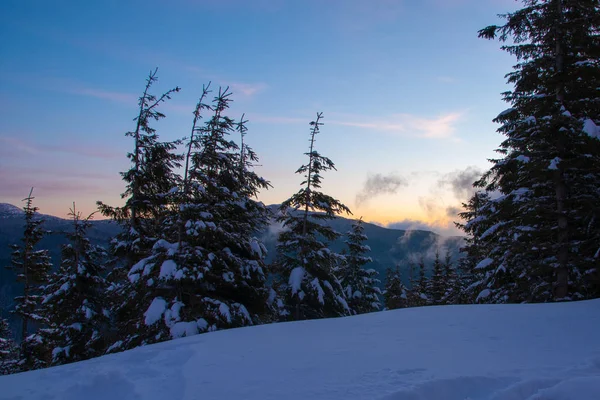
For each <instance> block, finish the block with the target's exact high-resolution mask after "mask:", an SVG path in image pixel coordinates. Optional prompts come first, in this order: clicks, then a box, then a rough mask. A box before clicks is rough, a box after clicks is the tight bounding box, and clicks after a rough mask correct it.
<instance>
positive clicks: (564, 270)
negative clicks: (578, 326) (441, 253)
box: [467, 0, 600, 302]
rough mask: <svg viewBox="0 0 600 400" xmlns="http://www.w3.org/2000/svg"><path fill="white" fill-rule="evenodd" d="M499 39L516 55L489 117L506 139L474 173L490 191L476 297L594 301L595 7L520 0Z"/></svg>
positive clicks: (599, 226) (598, 185) (599, 189)
mask: <svg viewBox="0 0 600 400" xmlns="http://www.w3.org/2000/svg"><path fill="white" fill-rule="evenodd" d="M523 3H524V7H523V8H522V9H520V10H517V11H515V12H513V13H509V14H506V15H504V16H503V17H504V18H505V19H506V24H505V25H502V26H489V27H487V28H485V29H483V30H481V31H480V33H479V35H480V37H483V38H488V39H492V38H495V37H496V36H499V39H500V40H501V41H503V42H509V43H510V44H506V45H504V46H503V49H504V50H506V51H508V52H509V53H510V54H513V55H515V56H516V57H517V60H518V62H519V63H518V64H517V65H516V66H515V68H514V71H513V72H511V73H509V74H508V75H507V77H508V82H509V83H512V84H514V89H513V90H511V91H508V92H506V93H504V99H505V100H506V101H507V102H509V103H510V104H511V108H509V109H508V110H506V111H504V112H502V113H501V114H500V115H498V117H496V119H495V122H498V123H500V124H502V126H501V127H500V128H499V132H500V133H502V134H503V135H505V136H506V139H505V140H504V141H503V142H502V143H501V145H500V148H499V149H498V153H499V154H500V156H501V157H500V158H498V159H494V160H491V162H492V163H493V166H492V168H491V170H490V171H489V172H488V173H486V174H485V175H484V177H483V179H482V184H483V185H484V187H485V190H486V191H487V192H488V193H498V196H497V197H495V198H493V199H490V200H489V202H488V204H487V205H486V206H485V207H484V208H483V210H481V211H482V215H481V216H480V217H479V219H478V220H468V221H467V224H471V225H484V226H489V228H488V229H487V230H485V232H483V233H482V234H481V236H479V238H478V240H479V241H480V243H481V245H482V248H483V249H485V254H484V255H482V256H480V258H479V259H478V260H476V261H474V263H476V266H475V268H476V269H477V270H480V271H481V272H482V274H484V277H483V280H482V287H483V288H484V289H483V290H482V291H481V292H480V293H479V295H478V299H479V300H480V301H487V302H523V301H527V302H539V301H549V300H552V299H554V300H569V299H578V298H583V297H594V296H597V295H598V294H599V292H598V286H597V284H598V282H597V281H594V280H593V278H592V277H594V276H595V274H597V272H598V269H597V265H598V257H599V256H598V238H599V236H600V223H599V221H600V218H599V217H600V215H599V209H598V207H597V204H599V201H600V173H599V172H598V171H600V140H599V139H600V137H599V136H600V135H599V133H598V132H599V130H598V125H600V107H599V106H598V104H599V99H600V96H599V92H598V87H600V63H599V62H598V60H599V58H600V38H599V36H598V30H599V29H600V7H599V2H598V0H524V1H523Z"/></svg>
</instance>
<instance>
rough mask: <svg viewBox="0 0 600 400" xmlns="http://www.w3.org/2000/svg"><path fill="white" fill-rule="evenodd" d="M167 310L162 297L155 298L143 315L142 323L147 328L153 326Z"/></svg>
mask: <svg viewBox="0 0 600 400" xmlns="http://www.w3.org/2000/svg"><path fill="white" fill-rule="evenodd" d="M166 308H167V302H166V301H165V299H163V298H162V297H156V298H154V300H152V303H151V304H150V307H148V309H147V310H146V312H145V313H144V317H146V318H145V319H144V323H145V324H146V325H148V326H150V325H152V324H155V323H156V322H158V320H160V319H161V318H162V316H163V314H164V313H165V310H166Z"/></svg>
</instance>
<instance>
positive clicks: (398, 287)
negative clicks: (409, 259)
mask: <svg viewBox="0 0 600 400" xmlns="http://www.w3.org/2000/svg"><path fill="white" fill-rule="evenodd" d="M383 298H384V301H385V308H386V310H394V309H396V308H405V307H410V305H409V298H408V291H407V289H406V287H405V286H404V284H403V283H402V276H401V275H400V267H398V266H396V267H395V268H388V269H387V270H386V274H385V288H384V290H383Z"/></svg>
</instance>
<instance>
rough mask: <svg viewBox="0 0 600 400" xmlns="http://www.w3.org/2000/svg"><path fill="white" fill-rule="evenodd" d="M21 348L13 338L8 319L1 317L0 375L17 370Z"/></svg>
mask: <svg viewBox="0 0 600 400" xmlns="http://www.w3.org/2000/svg"><path fill="white" fill-rule="evenodd" d="M18 356H19V348H18V347H17V344H16V343H15V341H14V340H13V337H12V332H11V329H10V326H9V325H8V321H7V320H5V319H4V318H0V375H7V374H11V373H13V372H15V371H16V370H17V366H16V364H17V357H18Z"/></svg>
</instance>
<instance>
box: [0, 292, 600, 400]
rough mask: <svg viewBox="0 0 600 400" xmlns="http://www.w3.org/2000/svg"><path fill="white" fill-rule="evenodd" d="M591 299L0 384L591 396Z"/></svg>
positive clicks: (47, 395) (115, 362)
mask: <svg viewBox="0 0 600 400" xmlns="http://www.w3.org/2000/svg"><path fill="white" fill-rule="evenodd" d="M598 338H600V300H593V301H585V302H578V303H555V304H535V305H473V306H443V307H428V308H411V309H404V310H396V311H387V312H380V313H374V314H368V315H361V316H356V317H348V318H340V319H329V320H318V321H303V322H293V323H281V324H274V325H264V326H258V327H251V328H242V329H233V330H228V331H220V332H214V333H207V334H203V335H198V336H193V337H189V338H183V339H179V340H173V341H170V342H166V343H161V344H157V345H152V346H147V347H142V348H138V349H134V350H131V351H127V352H124V353H120V354H113V355H108V356H104V357H101V358H98V359H94V360H89V361H85V362H81V363H76V364H70V365H65V366H61V367H56V368H49V369H46V370H39V371H33V372H28V373H23V374H16V375H11V376H4V377H0V399H2V400H8V399H10V400H25V399H27V400H29V399H31V400H35V399H40V400H41V399H44V400H51V399H56V400H58V399H60V400H75V399H85V400H105V399H106V400H117V399H124V400H125V399H126V400H135V399H144V400H146V399H147V400H191V399H203V400H204V399H217V400H227V399H232V400H233V399H235V400H238V399H246V400H258V399H260V400H266V399H273V400H275V399H277V400H280V399H291V400H295V399H298V400H308V399H341V400H351V399H361V400H362V399H387V400H459V399H460V400H465V399H469V400H483V399H489V400H524V399H528V400H567V399H573V400H598V399H600V340H598Z"/></svg>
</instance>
